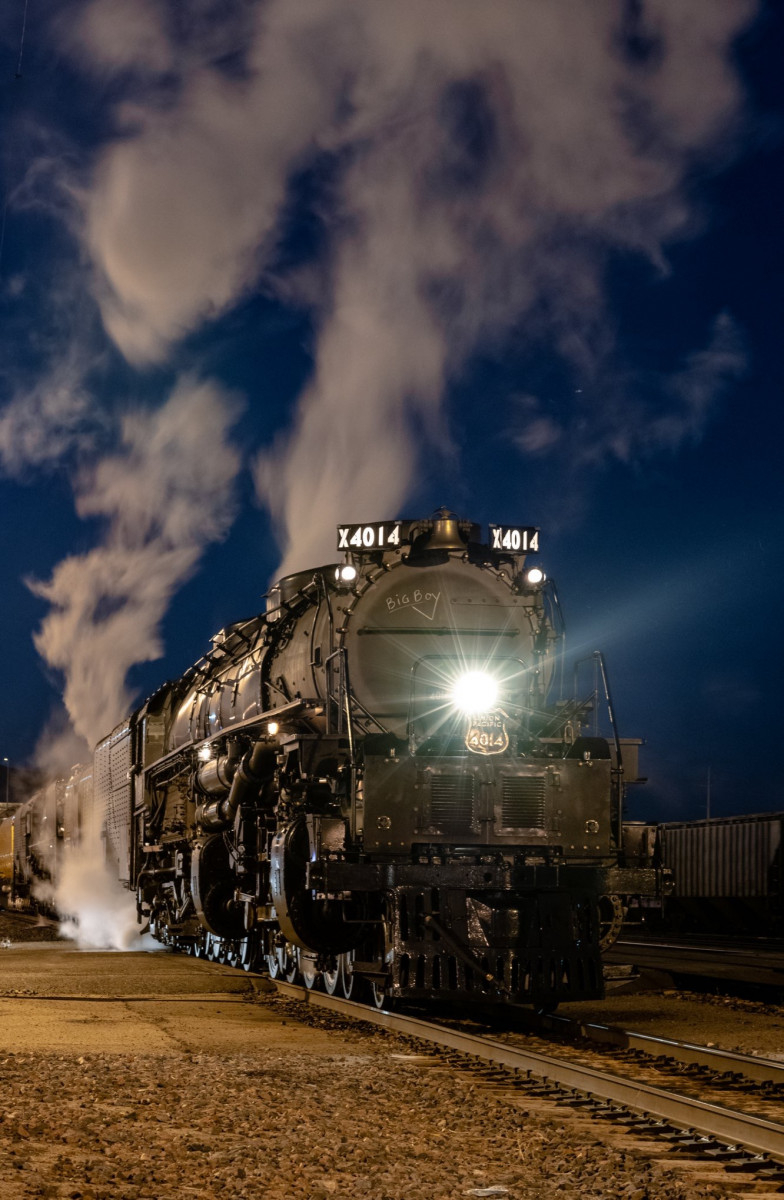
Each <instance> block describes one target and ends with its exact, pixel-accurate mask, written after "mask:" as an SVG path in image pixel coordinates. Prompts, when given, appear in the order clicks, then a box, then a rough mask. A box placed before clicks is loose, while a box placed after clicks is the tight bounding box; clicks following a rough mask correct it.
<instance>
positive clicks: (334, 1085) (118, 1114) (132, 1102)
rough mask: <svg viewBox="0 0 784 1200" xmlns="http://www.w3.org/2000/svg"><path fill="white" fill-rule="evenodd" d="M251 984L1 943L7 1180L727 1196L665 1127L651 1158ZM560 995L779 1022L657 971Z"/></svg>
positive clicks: (24, 1193)
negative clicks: (654, 980) (639, 979)
mask: <svg viewBox="0 0 784 1200" xmlns="http://www.w3.org/2000/svg"><path fill="white" fill-rule="evenodd" d="M30 928H33V929H34V928H35V927H30ZM49 930H50V932H49V937H48V938H47V937H44V940H51V927H49ZM25 936H27V931H25ZM17 937H18V932H17ZM2 938H3V931H2V925H1V924H0V941H2ZM259 988H262V989H263V988H264V981H258V980H253V979H251V978H249V977H248V976H245V975H244V974H243V973H242V972H236V971H230V970H229V969H227V968H222V967H220V966H219V965H218V964H214V963H206V962H204V961H203V960H200V961H196V960H193V959H187V958H183V957H182V956H178V955H171V954H167V953H165V952H159V953H155V954H140V953H135V954H120V955H101V954H95V953H85V954H80V953H79V952H78V951H77V950H75V949H74V948H73V947H72V946H71V944H70V943H66V944H62V943H60V944H58V943H57V942H52V944H51V945H50V946H46V945H43V944H41V943H40V942H39V943H37V944H34V945H30V946H29V947H27V946H24V945H19V944H18V943H15V944H14V945H13V946H12V947H11V948H8V949H5V950H3V951H0V1025H2V1027H3V1030H4V1036H3V1038H2V1039H0V1097H1V1099H0V1197H2V1200H37V1198H41V1197H44V1198H47V1200H50V1198H53V1200H65V1198H69V1200H179V1198H180V1197H183V1198H188V1197H191V1196H196V1195H199V1196H200V1197H203V1198H204V1200H212V1197H215V1198H216V1200H223V1198H231V1200H246V1198H247V1200H251V1198H253V1200H256V1198H257V1197H259V1196H264V1197H265V1198H267V1200H330V1198H332V1197H334V1198H336V1200H344V1198H346V1200H348V1198H349V1197H350V1198H352V1200H353V1198H355V1197H359V1198H360V1200H453V1198H456V1197H480V1198H481V1197H486V1198H487V1200H505V1198H508V1200H589V1198H596V1200H599V1198H601V1200H696V1198H697V1197H698V1196H699V1197H701V1198H702V1197H716V1196H722V1195H724V1192H723V1191H722V1190H721V1189H720V1187H719V1185H718V1184H717V1185H715V1186H714V1185H711V1184H706V1183H705V1182H703V1183H701V1184H699V1185H698V1184H697V1183H696V1182H690V1181H689V1178H688V1176H687V1175H684V1174H683V1173H676V1172H674V1171H672V1170H670V1169H668V1168H666V1167H664V1166H662V1165H661V1164H659V1163H657V1162H656V1161H655V1158H656V1157H661V1158H664V1157H665V1156H666V1154H667V1150H666V1148H665V1147H664V1146H663V1147H662V1150H661V1154H659V1155H654V1158H653V1159H652V1158H651V1157H649V1156H648V1155H645V1154H642V1153H641V1152H640V1151H638V1150H635V1149H634V1148H633V1147H632V1146H631V1145H628V1146H625V1147H624V1146H619V1141H622V1137H621V1135H620V1134H618V1132H617V1131H616V1132H615V1133H613V1131H612V1129H611V1128H610V1127H608V1126H606V1125H604V1124H603V1123H599V1122H596V1123H594V1122H591V1121H590V1120H588V1119H587V1118H585V1117H579V1116H578V1117H575V1116H574V1115H572V1114H570V1113H569V1112H568V1111H565V1112H564V1113H563V1115H561V1114H560V1113H558V1114H556V1115H553V1113H552V1111H547V1112H545V1111H542V1106H541V1104H537V1102H536V1101H535V1100H533V1101H530V1100H526V1098H525V1097H524V1096H523V1097H519V1098H517V1099H516V1100H515V1101H514V1103H509V1102H508V1101H507V1100H505V1099H504V1098H503V1097H500V1096H497V1095H495V1094H494V1093H493V1092H492V1091H491V1090H487V1089H485V1088H483V1087H482V1086H481V1085H480V1084H479V1083H478V1081H477V1080H476V1079H475V1078H474V1077H472V1076H471V1075H470V1074H469V1073H467V1072H465V1073H461V1072H457V1073H456V1072H454V1071H452V1070H451V1069H449V1068H447V1067H445V1066H444V1065H443V1064H442V1061H441V1060H440V1059H439V1057H438V1055H437V1054H433V1052H432V1051H431V1050H429V1049H424V1048H423V1047H422V1046H421V1045H420V1044H417V1043H414V1042H412V1041H410V1040H407V1039H402V1038H398V1037H395V1036H392V1035H389V1034H387V1033H385V1032H382V1031H377V1030H370V1029H369V1028H368V1027H355V1026H351V1027H348V1028H346V1027H345V1026H343V1025H341V1024H340V1022H338V1021H336V1020H335V1019H334V1018H332V1017H330V1016H329V1015H326V1014H316V1013H313V1012H308V1013H307V1014H303V1012H302V1009H301V1006H299V1005H297V1004H296V1003H294V1002H291V1001H289V1000H285V999H283V998H281V997H279V996H278V995H276V994H270V993H265V992H264V991H261V992H260V991H259V990H258V989H259ZM48 995H56V996H57V999H56V1000H49V999H46V997H47V996H48ZM69 997H71V998H69ZM97 997H104V999H100V998H97ZM570 1008H575V1009H579V1010H580V1011H581V1015H582V1016H583V1018H584V1019H586V1020H588V1019H597V1020H602V1019H603V1020H604V1021H607V1022H617V1023H623V1022H626V1023H628V1024H630V1025H633V1026H634V1025H636V1026H637V1027H646V1022H647V1027H648V1028H653V1027H655V1026H657V1025H658V1026H659V1028H661V1027H662V1024H664V1025H669V1026H670V1027H671V1030H670V1031H671V1032H672V1033H673V1034H674V1033H675V1030H676V1027H677V1028H680V1029H681V1031H682V1035H683V1034H684V1033H685V1032H686V1031H688V1032H689V1033H690V1034H691V1036H692V1037H693V1039H694V1040H706V1041H715V1042H717V1043H720V1044H730V1043H735V1042H737V1041H738V1040H739V1035H738V1030H739V1029H740V1028H741V1026H740V1022H741V1021H744V1022H747V1024H744V1025H743V1026H742V1029H743V1030H748V1037H749V1038H752V1039H753V1041H754V1046H755V1048H756V1049H757V1050H758V1051H761V1052H771V1051H772V1050H773V1048H774V1046H775V1047H777V1048H778V1049H782V1043H783V1042H784V1038H783V1037H782V1030H784V1012H783V1011H782V1010H781V1009H778V1010H773V1011H770V1012H765V1011H764V1010H762V1009H761V1006H758V1005H752V1004H751V1003H750V1002H748V1001H729V1002H723V1001H716V1000H715V999H711V1000H695V999H694V998H693V997H691V996H683V995H681V994H679V993H677V992H675V991H672V990H671V991H669V992H668V993H659V994H653V993H648V994H643V995H640V996H623V997H621V996H618V997H616V998H615V999H614V1000H612V1001H611V1002H610V1003H609V1006H602V1005H590V1006H588V1005H586V1006H578V1005H574V1006H570ZM589 1009H590V1010H591V1011H588V1010H589ZM763 1031H764V1032H763ZM662 1032H664V1029H663V1028H662ZM743 1040H745V1038H744V1039H743Z"/></svg>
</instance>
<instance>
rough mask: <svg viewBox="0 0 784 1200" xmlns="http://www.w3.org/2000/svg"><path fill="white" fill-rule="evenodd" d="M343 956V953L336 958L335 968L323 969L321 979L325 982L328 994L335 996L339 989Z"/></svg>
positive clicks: (325, 989)
mask: <svg viewBox="0 0 784 1200" xmlns="http://www.w3.org/2000/svg"><path fill="white" fill-rule="evenodd" d="M342 958H343V955H342V954H341V955H339V956H338V958H337V959H336V960H335V967H334V970H331V971H322V973H321V981H322V983H323V984H324V991H325V992H326V993H327V995H328V996H334V995H335V992H336V991H337V990H338V984H339V983H340V969H341V959H342Z"/></svg>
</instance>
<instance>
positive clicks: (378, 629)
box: [357, 625, 520, 638]
mask: <svg viewBox="0 0 784 1200" xmlns="http://www.w3.org/2000/svg"><path fill="white" fill-rule="evenodd" d="M384 633H385V634H387V635H389V634H392V635H394V636H395V637H400V636H401V635H403V636H405V637H408V636H409V634H426V635H427V636H428V637H431V636H433V635H435V636H436V637H458V638H459V637H495V638H498V637H508V638H513V637H518V636H519V634H520V630H519V629H510V628H509V626H508V625H507V626H505V627H504V628H503V629H455V628H454V626H452V625H429V626H428V627H427V628H426V629H425V628H421V629H420V628H417V627H416V626H408V625H401V626H396V625H385V626H380V625H363V626H361V627H360V628H359V629H358V630H357V636H362V635H366V634H384Z"/></svg>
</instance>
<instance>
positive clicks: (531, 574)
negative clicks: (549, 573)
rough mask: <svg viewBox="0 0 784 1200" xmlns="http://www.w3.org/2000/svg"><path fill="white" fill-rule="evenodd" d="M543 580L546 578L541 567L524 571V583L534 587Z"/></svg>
mask: <svg viewBox="0 0 784 1200" xmlns="http://www.w3.org/2000/svg"><path fill="white" fill-rule="evenodd" d="M545 578H546V576H545V573H544V571H543V570H542V569H541V567H531V570H530V571H526V573H525V581H526V583H532V584H533V585H534V587H535V586H536V585H537V584H538V583H544V581H545Z"/></svg>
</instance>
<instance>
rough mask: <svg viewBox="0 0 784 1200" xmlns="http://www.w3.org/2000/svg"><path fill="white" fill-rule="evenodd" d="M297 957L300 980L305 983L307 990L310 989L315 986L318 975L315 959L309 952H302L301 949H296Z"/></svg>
mask: <svg viewBox="0 0 784 1200" xmlns="http://www.w3.org/2000/svg"><path fill="white" fill-rule="evenodd" d="M297 959H298V961H299V972H300V975H301V976H302V982H303V983H304V984H305V987H306V988H307V989H308V991H311V990H312V989H313V988H314V987H316V985H317V983H318V981H319V975H320V972H319V971H317V970H316V962H315V959H314V958H313V957H312V956H311V955H310V954H306V953H304V952H303V951H302V950H300V951H298V953H297Z"/></svg>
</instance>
